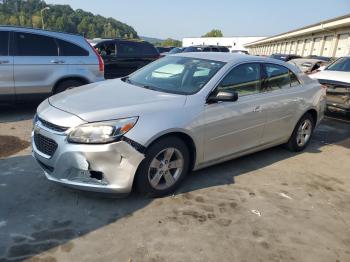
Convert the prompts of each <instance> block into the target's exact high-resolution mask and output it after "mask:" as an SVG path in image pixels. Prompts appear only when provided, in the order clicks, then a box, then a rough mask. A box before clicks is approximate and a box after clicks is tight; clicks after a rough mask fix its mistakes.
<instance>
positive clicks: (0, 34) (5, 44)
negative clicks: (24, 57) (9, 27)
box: [0, 31, 9, 56]
mask: <svg viewBox="0 0 350 262" xmlns="http://www.w3.org/2000/svg"><path fill="white" fill-rule="evenodd" d="M0 39H1V41H0V56H8V55H9V32H6V31H0Z"/></svg>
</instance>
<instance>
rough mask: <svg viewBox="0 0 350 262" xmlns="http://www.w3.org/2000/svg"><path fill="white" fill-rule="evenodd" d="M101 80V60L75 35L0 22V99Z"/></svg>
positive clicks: (41, 94) (46, 93)
mask: <svg viewBox="0 0 350 262" xmlns="http://www.w3.org/2000/svg"><path fill="white" fill-rule="evenodd" d="M101 80H104V64H103V60H102V59H101V57H100V56H99V55H98V54H97V53H96V52H95V49H94V48H92V47H91V46H90V44H89V43H88V42H87V41H86V40H85V38H84V37H82V36H79V35H72V34H65V33H58V32H51V31H44V30H37V29H28V28H21V27H11V26H0V101H1V100H3V101H4V100H5V101H14V100H17V101H18V100H23V99H25V100H28V99H31V98H34V99H40V98H43V97H47V96H50V95H51V94H55V93H59V92H62V91H64V90H66V89H69V88H72V87H76V86H80V85H84V84H88V83H92V82H97V81H101Z"/></svg>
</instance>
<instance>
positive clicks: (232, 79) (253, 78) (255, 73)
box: [218, 63, 261, 96]
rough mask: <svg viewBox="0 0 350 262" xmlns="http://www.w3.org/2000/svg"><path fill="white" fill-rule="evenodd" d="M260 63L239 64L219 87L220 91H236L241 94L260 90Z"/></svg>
mask: <svg viewBox="0 0 350 262" xmlns="http://www.w3.org/2000/svg"><path fill="white" fill-rule="evenodd" d="M260 86H261V74H260V64H258V63H249V64H243V65H239V66H237V67H235V68H233V69H232V70H231V72H230V73H228V75H227V76H226V77H225V78H224V80H222V82H221V84H220V85H219V87H218V90H219V91H226V90H227V91H236V92H237V93H238V94H239V96H245V95H252V94H257V93H259V92H260Z"/></svg>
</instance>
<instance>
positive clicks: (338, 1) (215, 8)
mask: <svg viewBox="0 0 350 262" xmlns="http://www.w3.org/2000/svg"><path fill="white" fill-rule="evenodd" d="M46 2H47V3H48V4H69V5H70V6H71V7H72V8H74V9H78V8H80V9H83V10H85V11H89V12H92V13H94V14H100V15H103V16H106V17H113V18H115V19H117V20H119V21H121V22H124V23H127V24H128V25H131V26H132V27H134V29H135V30H136V31H137V32H138V34H139V35H141V36H148V37H156V38H162V39H164V38H168V37H170V38H174V39H178V40H182V38H184V37H200V36H202V35H204V34H205V33H207V32H208V31H210V30H211V29H214V28H215V29H220V30H221V31H222V32H223V34H224V36H271V35H275V34H279V33H283V32H286V31H289V30H293V29H297V28H300V27H303V26H307V25H310V24H314V23H318V22H321V21H323V20H327V19H331V18H334V17H337V16H341V15H345V14H350V0H231V1H230V0H220V1H215V0H210V1H209V0H175V1H166V0H98V1H96V0H95V1H87V0H46Z"/></svg>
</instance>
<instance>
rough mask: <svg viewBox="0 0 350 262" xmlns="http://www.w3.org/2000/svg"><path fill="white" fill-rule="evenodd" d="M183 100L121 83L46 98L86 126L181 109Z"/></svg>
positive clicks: (95, 85) (101, 83) (90, 86)
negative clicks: (91, 123)
mask: <svg viewBox="0 0 350 262" xmlns="http://www.w3.org/2000/svg"><path fill="white" fill-rule="evenodd" d="M185 102H186V96H184V95H176V94H168V93H164V92H158V91H153V90H149V89H145V88H142V87H139V86H135V85H131V84H128V83H125V82H123V81H122V80H120V79H114V80H107V81H103V82H99V83H94V84H90V85H86V86H81V87H77V88H74V89H72V90H68V91H65V92H63V93H60V94H58V95H55V96H52V97H50V98H49V103H50V104H51V105H52V106H53V107H56V108H58V109H60V110H62V111H65V112H67V113H71V114H73V115H76V116H78V117H79V118H81V119H82V120H84V121H87V122H96V121H103V120H112V119H119V118H126V117H132V116H141V115H143V114H149V113H152V111H157V112H159V110H172V111H173V110H176V109H177V108H181V107H183V106H184V104H185Z"/></svg>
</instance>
